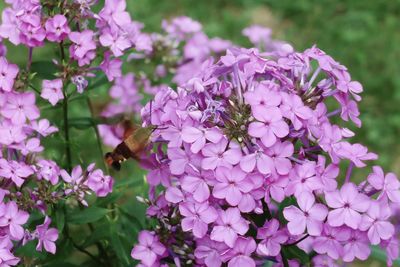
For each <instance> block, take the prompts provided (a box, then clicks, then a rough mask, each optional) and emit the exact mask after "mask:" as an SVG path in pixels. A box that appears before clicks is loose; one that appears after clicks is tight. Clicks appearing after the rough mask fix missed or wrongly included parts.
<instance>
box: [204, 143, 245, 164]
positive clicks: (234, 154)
mask: <svg viewBox="0 0 400 267" xmlns="http://www.w3.org/2000/svg"><path fill="white" fill-rule="evenodd" d="M201 153H202V154H203V156H204V158H203V160H202V162H201V167H202V168H203V169H204V170H214V169H215V168H217V167H221V166H223V167H231V166H233V165H236V164H238V163H239V161H241V157H242V151H241V150H240V147H239V146H238V145H237V144H236V143H234V142H230V143H229V146H228V140H227V139H226V138H222V139H221V140H220V141H219V142H218V143H208V144H206V145H205V146H204V147H203V149H202V150H201Z"/></svg>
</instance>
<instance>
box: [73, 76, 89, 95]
mask: <svg viewBox="0 0 400 267" xmlns="http://www.w3.org/2000/svg"><path fill="white" fill-rule="evenodd" d="M71 82H72V83H73V84H75V86H76V90H77V91H78V93H80V94H82V93H83V90H85V89H86V87H87V86H88V85H89V82H88V81H87V80H86V79H85V77H83V76H82V75H76V76H73V77H72V78H71Z"/></svg>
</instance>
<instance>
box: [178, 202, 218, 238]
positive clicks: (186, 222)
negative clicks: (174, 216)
mask: <svg viewBox="0 0 400 267" xmlns="http://www.w3.org/2000/svg"><path fill="white" fill-rule="evenodd" d="M179 212H180V214H181V215H182V216H184V218H183V219H182V222H181V225H182V230H183V231H186V232H187V231H192V232H193V235H194V236H195V237H197V238H202V237H204V236H205V235H206V233H207V231H208V224H210V223H213V222H215V220H216V219H217V218H218V213H217V211H216V210H215V208H213V207H212V206H210V205H209V204H208V203H207V202H203V203H197V202H194V203H193V202H184V203H180V204H179Z"/></svg>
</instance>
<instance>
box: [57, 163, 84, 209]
mask: <svg viewBox="0 0 400 267" xmlns="http://www.w3.org/2000/svg"><path fill="white" fill-rule="evenodd" d="M60 175H61V178H62V179H63V180H64V182H66V183H68V184H69V185H70V188H68V189H66V190H65V194H66V195H69V194H71V193H78V194H79V198H80V201H81V202H82V203H83V204H86V201H85V200H84V199H83V197H84V195H85V192H83V191H81V192H78V191H79V188H80V186H81V183H82V181H83V178H84V177H83V175H82V167H81V166H79V165H77V166H75V167H74V168H73V169H72V172H71V175H70V174H68V173H67V172H66V171H65V170H61V171H60Z"/></svg>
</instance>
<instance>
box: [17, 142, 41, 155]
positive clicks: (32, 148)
mask: <svg viewBox="0 0 400 267" xmlns="http://www.w3.org/2000/svg"><path fill="white" fill-rule="evenodd" d="M10 147H12V148H15V149H17V150H19V151H20V152H21V154H22V155H24V156H26V155H28V154H29V153H39V152H42V151H43V150H44V148H43V147H42V146H41V145H40V139H39V138H30V139H28V140H26V142H22V143H19V144H17V145H11V146H10Z"/></svg>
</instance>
